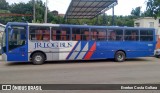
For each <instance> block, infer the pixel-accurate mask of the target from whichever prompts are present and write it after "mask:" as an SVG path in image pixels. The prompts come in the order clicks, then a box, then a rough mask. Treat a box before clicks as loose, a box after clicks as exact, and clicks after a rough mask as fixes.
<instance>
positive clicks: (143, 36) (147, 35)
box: [140, 30, 153, 41]
mask: <svg viewBox="0 0 160 93" xmlns="http://www.w3.org/2000/svg"><path fill="white" fill-rule="evenodd" d="M140 41H153V31H152V30H140Z"/></svg>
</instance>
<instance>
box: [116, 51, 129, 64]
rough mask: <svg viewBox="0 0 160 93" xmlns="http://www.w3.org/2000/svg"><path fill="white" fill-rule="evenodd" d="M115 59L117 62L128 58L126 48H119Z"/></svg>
mask: <svg viewBox="0 0 160 93" xmlns="http://www.w3.org/2000/svg"><path fill="white" fill-rule="evenodd" d="M114 59H115V61H116V62H124V61H125V59H126V52H125V51H124V50H117V51H116V52H115V55H114Z"/></svg>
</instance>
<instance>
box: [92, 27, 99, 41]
mask: <svg viewBox="0 0 160 93" xmlns="http://www.w3.org/2000/svg"><path fill="white" fill-rule="evenodd" d="M97 33H98V32H97V30H96V29H92V30H91V40H97Z"/></svg>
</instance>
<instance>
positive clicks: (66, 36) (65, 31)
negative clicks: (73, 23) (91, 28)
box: [61, 27, 71, 41]
mask: <svg viewBox="0 0 160 93" xmlns="http://www.w3.org/2000/svg"><path fill="white" fill-rule="evenodd" d="M70 33H71V32H70V28H69V27H63V28H62V30H61V40H65V41H66V40H70Z"/></svg>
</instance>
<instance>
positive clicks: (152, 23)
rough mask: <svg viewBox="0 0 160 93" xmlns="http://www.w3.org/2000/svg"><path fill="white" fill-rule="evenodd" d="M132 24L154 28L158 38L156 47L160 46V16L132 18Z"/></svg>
mask: <svg viewBox="0 0 160 93" xmlns="http://www.w3.org/2000/svg"><path fill="white" fill-rule="evenodd" d="M134 26H135V27H151V28H155V29H156V35H157V40H158V42H157V46H156V48H160V18H157V19H155V18H153V17H141V18H138V19H135V20H134Z"/></svg>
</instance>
